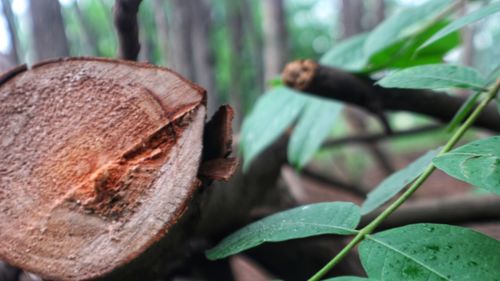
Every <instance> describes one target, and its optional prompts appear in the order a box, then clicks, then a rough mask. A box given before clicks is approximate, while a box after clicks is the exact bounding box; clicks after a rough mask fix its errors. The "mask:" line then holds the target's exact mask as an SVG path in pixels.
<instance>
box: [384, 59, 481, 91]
mask: <svg viewBox="0 0 500 281" xmlns="http://www.w3.org/2000/svg"><path fill="white" fill-rule="evenodd" d="M377 84H379V85H381V86H383V87H386V88H409V89H440V88H450V87H458V88H470V89H474V90H479V91H484V90H485V89H484V86H485V84H486V80H485V79H484V78H483V77H482V75H481V74H480V73H479V72H477V71H476V70H475V69H473V68H469V67H465V66H458V65H449V64H429V65H421V66H415V67H410V68H406V69H403V70H400V71H396V72H394V73H392V74H389V75H388V76H386V77H384V78H383V79H381V80H379V81H378V82H377Z"/></svg>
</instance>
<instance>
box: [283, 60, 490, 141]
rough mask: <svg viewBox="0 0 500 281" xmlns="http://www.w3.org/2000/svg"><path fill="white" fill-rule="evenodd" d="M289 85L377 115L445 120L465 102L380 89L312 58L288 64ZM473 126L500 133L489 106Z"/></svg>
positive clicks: (419, 92) (438, 95)
mask: <svg viewBox="0 0 500 281" xmlns="http://www.w3.org/2000/svg"><path fill="white" fill-rule="evenodd" d="M283 81H284V82H285V84H287V85H288V86H290V87H292V88H295V89H297V90H300V91H304V92H307V93H310V94H313V95H316V96H321V97H325V98H331V99H335V100H339V101H342V102H346V103H349V104H352V105H355V106H358V107H361V108H363V109H364V110H366V111H368V112H370V113H373V114H375V115H377V116H380V115H381V114H383V113H384V112H385V111H409V112H413V113H417V114H422V115H425V116H427V117H431V118H434V119H437V120H440V121H443V122H448V121H449V120H451V119H452V118H453V116H454V115H455V113H456V112H457V111H458V110H459V108H460V107H461V106H462V104H463V103H464V101H465V99H464V98H462V97H456V96H450V95H447V94H444V93H439V92H435V91H430V90H409V89H397V88H382V87H380V86H377V85H374V82H375V81H373V80H371V79H370V78H368V77H363V76H356V75H354V74H352V73H348V72H345V71H343V70H340V69H336V68H331V67H327V66H323V65H319V64H317V63H315V62H314V61H311V60H301V61H294V62H291V63H289V64H288V65H287V66H286V68H285V70H284V71H283ZM474 124H475V126H478V127H481V128H484V129H488V130H492V131H497V132H500V114H499V113H498V110H497V109H496V107H495V106H494V105H490V106H488V107H487V108H486V109H485V110H484V111H483V113H482V114H481V115H480V116H479V118H478V119H477V120H476V122H475V123H474Z"/></svg>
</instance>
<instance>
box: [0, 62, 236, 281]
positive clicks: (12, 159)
mask: <svg viewBox="0 0 500 281" xmlns="http://www.w3.org/2000/svg"><path fill="white" fill-rule="evenodd" d="M205 103H206V102H205V91H204V90H203V89H202V88H200V87H198V86H196V85H194V84H192V83H191V82H189V81H187V80H185V79H183V78H182V77H180V76H179V75H177V74H175V73H173V72H172V71H170V70H168V69H165V68H159V67H155V66H151V65H147V64H139V63H133V62H125V61H116V60H107V59H97V58H73V59H60V60H53V61H48V62H44V63H40V64H37V65H35V66H33V67H32V68H31V69H29V70H27V69H26V68H25V67H18V68H17V69H14V70H12V71H10V72H8V73H5V74H4V75H3V76H2V77H1V78H0V155H1V156H2V161H1V162H0V259H3V260H6V261H7V262H9V263H11V264H13V265H15V266H18V267H20V268H23V269H25V270H28V271H31V272H35V273H37V274H39V275H41V276H42V277H43V278H46V279H56V280H83V279H93V278H98V277H99V278H102V277H103V276H108V275H109V273H113V274H115V273H116V272H120V270H122V269H123V268H125V269H127V270H129V269H130V268H134V267H140V265H141V263H145V262H146V261H147V260H148V257H149V256H150V255H151V254H152V253H153V252H159V251H155V250H154V248H155V247H156V246H155V247H152V246H153V245H157V244H161V247H162V249H163V250H162V255H164V256H165V255H169V254H172V255H173V252H175V251H174V250H171V249H174V248H175V247H176V246H177V245H174V244H177V243H179V241H181V240H182V238H183V237H182V236H183V235H185V234H186V232H188V230H186V228H187V227H184V225H181V224H183V223H184V221H186V220H184V219H183V220H179V219H180V218H181V216H183V213H185V210H186V209H187V207H188V205H189V204H190V202H191V200H192V196H193V194H194V193H195V191H196V190H197V188H198V187H199V186H200V184H201V181H200V179H199V176H198V173H199V170H200V165H201V161H202V160H201V159H202V146H203V130H204V126H205V110H206V108H205ZM226 110H229V109H227V108H226ZM218 138H221V137H220V136H219V137H218ZM212 139H217V137H212ZM221 139H224V138H221ZM225 141H227V139H225ZM211 142H212V144H211V145H214V144H213V142H214V141H213V140H212V141H211ZM215 142H216V141H215ZM215 145H217V144H215ZM221 145H222V147H224V145H225V146H227V143H225V144H221ZM221 145H219V146H221ZM216 150H217V148H216ZM226 152H227V151H226ZM226 152H224V154H227V153H226ZM219 156H220V155H212V156H211V158H212V159H209V160H215V161H211V163H212V164H211V165H208V166H207V167H208V168H206V169H205V170H208V172H206V173H215V174H217V164H214V163H217V162H219V161H218V160H217V158H218V157H219ZM225 156H227V155H225ZM220 158H223V157H220ZM209 162H210V161H209ZM222 162H224V161H222ZM226 164H227V163H226ZM225 169H226V168H225ZM232 170H233V171H234V167H233V168H232ZM208 177H209V178H210V176H208ZM225 177H226V178H227V174H226V175H225ZM215 178H221V175H220V173H219V174H218V175H216V176H215ZM222 178H224V176H222ZM184 224H185V223H184ZM159 242H161V243H159ZM169 245H170V246H169ZM168 247H171V248H168ZM169 251H170V252H169ZM165 252H166V254H165ZM138 260H140V262H136V261H138ZM134 263H135V264H136V265H135V266H134ZM117 269H118V270H117ZM122 271H123V270H122ZM125 271H126V270H125ZM113 274H112V275H113ZM112 275H111V276H112Z"/></svg>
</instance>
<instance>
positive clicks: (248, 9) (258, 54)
mask: <svg viewBox="0 0 500 281" xmlns="http://www.w3.org/2000/svg"><path fill="white" fill-rule="evenodd" d="M241 4H242V5H243V9H242V16H243V26H244V28H245V30H246V32H247V34H248V38H249V41H250V47H251V51H250V52H251V58H252V60H251V61H250V63H251V65H252V68H253V70H254V73H255V76H254V82H256V84H254V85H256V86H257V89H256V90H257V91H258V92H259V93H260V92H262V91H263V90H264V84H265V81H264V66H263V54H262V47H263V46H262V35H261V34H260V29H259V28H258V27H257V26H256V21H255V19H254V7H255V6H252V5H253V3H252V1H251V0H243V1H242V3H241ZM257 4H258V3H257Z"/></svg>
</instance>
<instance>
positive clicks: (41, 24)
mask: <svg viewBox="0 0 500 281" xmlns="http://www.w3.org/2000/svg"><path fill="white" fill-rule="evenodd" d="M30 13H31V20H32V22H31V30H32V36H33V43H34V46H35V61H40V60H44V59H49V58H55V57H66V56H68V55H69V48H68V40H67V38H66V34H65V33H64V22H63V18H62V15H61V6H60V5H59V1H58V0H30Z"/></svg>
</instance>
